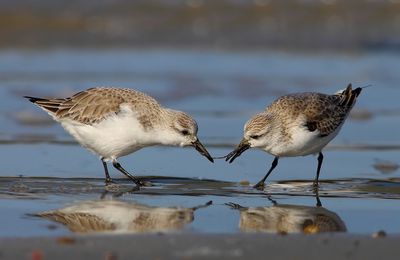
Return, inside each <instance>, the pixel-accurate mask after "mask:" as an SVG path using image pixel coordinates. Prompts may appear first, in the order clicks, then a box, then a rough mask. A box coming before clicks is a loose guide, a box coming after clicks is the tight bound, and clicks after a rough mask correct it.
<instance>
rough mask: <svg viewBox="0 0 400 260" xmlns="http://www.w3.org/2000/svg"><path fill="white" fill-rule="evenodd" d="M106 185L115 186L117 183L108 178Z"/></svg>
mask: <svg viewBox="0 0 400 260" xmlns="http://www.w3.org/2000/svg"><path fill="white" fill-rule="evenodd" d="M105 183H106V185H110V184H114V183H115V182H114V181H113V180H112V179H111V178H106V180H105Z"/></svg>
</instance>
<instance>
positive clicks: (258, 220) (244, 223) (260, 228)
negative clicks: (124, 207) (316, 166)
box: [227, 198, 346, 234]
mask: <svg viewBox="0 0 400 260" xmlns="http://www.w3.org/2000/svg"><path fill="white" fill-rule="evenodd" d="M317 200H318V203H317V206H316V207H310V206H297V205H283V204H282V205H278V204H277V203H276V202H275V201H273V203H274V205H273V206H270V207H256V208H246V207H242V206H240V205H239V204H234V203H229V204H227V205H229V206H231V207H232V208H234V209H238V210H240V222H239V228H240V229H241V230H243V231H250V232H267V233H305V234H314V233H321V232H345V231H346V226H345V224H344V222H343V221H342V220H341V219H340V217H339V216H338V215H337V214H336V213H334V212H332V211H329V210H327V209H325V208H323V207H321V206H319V203H320V202H319V199H318V198H317Z"/></svg>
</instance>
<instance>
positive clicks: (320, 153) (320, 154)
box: [313, 152, 324, 188]
mask: <svg viewBox="0 0 400 260" xmlns="http://www.w3.org/2000/svg"><path fill="white" fill-rule="evenodd" d="M323 160H324V155H323V154H322V152H319V155H318V167H317V175H316V176H315V180H314V183H313V186H314V188H318V180H319V173H320V172H321V166H322V161H323Z"/></svg>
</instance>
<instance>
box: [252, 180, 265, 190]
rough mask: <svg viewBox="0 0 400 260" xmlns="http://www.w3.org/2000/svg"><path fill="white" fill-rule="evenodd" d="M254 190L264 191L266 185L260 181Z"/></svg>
mask: <svg viewBox="0 0 400 260" xmlns="http://www.w3.org/2000/svg"><path fill="white" fill-rule="evenodd" d="M253 188H255V189H257V190H261V191H262V190H264V188H265V183H264V182H261V181H260V182H258V183H257V184H256V185H254V186H253Z"/></svg>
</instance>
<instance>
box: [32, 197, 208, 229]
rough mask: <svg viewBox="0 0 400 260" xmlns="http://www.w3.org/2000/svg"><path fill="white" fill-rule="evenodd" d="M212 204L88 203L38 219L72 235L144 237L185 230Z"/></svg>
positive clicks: (41, 214) (42, 213) (46, 214)
mask: <svg viewBox="0 0 400 260" xmlns="http://www.w3.org/2000/svg"><path fill="white" fill-rule="evenodd" d="M211 204H212V202H211V201H210V202H208V203H206V204H204V205H200V206H197V207H193V208H177V207H171V208H163V207H151V206H146V205H143V204H138V203H127V202H122V201H115V200H98V201H85V202H80V203H78V204H75V205H72V206H69V207H66V208H62V209H58V210H52V211H45V212H41V213H38V214H35V216H39V217H43V218H46V219H49V220H52V221H56V222H59V223H61V224H63V225H65V226H67V227H68V229H69V230H71V231H72V232H78V233H92V232H116V233H144V232H158V231H173V230H179V229H182V228H183V227H184V226H185V225H187V224H189V223H191V222H192V221H193V219H194V214H193V213H194V211H195V210H197V209H199V208H203V207H207V206H209V205H211Z"/></svg>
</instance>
